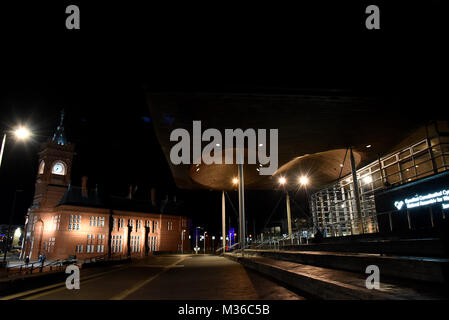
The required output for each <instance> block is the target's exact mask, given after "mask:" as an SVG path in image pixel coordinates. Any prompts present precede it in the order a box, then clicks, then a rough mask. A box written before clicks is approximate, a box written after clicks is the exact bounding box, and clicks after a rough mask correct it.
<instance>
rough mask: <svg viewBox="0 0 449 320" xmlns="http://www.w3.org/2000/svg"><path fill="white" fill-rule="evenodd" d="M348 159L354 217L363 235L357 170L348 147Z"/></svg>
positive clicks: (350, 148)
mask: <svg viewBox="0 0 449 320" xmlns="http://www.w3.org/2000/svg"><path fill="white" fill-rule="evenodd" d="M349 151H350V158H351V169H352V181H353V184H354V200H355V209H356V211H357V212H356V217H357V218H358V219H359V221H358V229H359V233H364V230H363V219H362V209H361V206H360V196H359V183H358V179H357V169H356V167H355V160H354V154H353V153H352V147H349Z"/></svg>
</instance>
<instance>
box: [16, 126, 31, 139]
mask: <svg viewBox="0 0 449 320" xmlns="http://www.w3.org/2000/svg"><path fill="white" fill-rule="evenodd" d="M14 135H15V136H16V138H17V139H19V140H26V139H28V138H29V137H30V136H31V132H30V130H29V129H28V128H26V127H18V128H17V129H16V130H14Z"/></svg>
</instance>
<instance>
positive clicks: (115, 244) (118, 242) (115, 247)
mask: <svg viewBox="0 0 449 320" xmlns="http://www.w3.org/2000/svg"><path fill="white" fill-rule="evenodd" d="M112 252H113V253H117V252H122V236H119V235H116V236H112Z"/></svg>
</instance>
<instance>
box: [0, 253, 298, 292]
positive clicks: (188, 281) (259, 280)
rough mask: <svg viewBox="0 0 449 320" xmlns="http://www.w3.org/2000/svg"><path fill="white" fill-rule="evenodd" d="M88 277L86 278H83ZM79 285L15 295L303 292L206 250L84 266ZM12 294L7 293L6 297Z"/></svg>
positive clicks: (61, 286)
mask: <svg viewBox="0 0 449 320" xmlns="http://www.w3.org/2000/svg"><path fill="white" fill-rule="evenodd" d="M83 278H84V279H83ZM80 280H81V283H80V286H81V288H80V289H79V290H68V289H66V287H65V285H64V283H61V284H60V286H59V287H53V288H50V289H49V290H43V291H41V292H36V291H34V292H31V293H30V292H23V293H20V294H18V295H14V296H13V297H9V298H15V299H32V300H35V299H38V300H42V299H54V300H59V299H67V300H73V299H75V300H77V299H89V300H90V299H100V300H102V299H108V300H109V299H113V300H114V299H116V300H122V299H131V300H142V299H174V300H186V299H192V300H210V299H225V300H228V299H284V300H286V299H287V300H300V299H303V297H301V296H299V295H298V294H297V293H295V292H292V291H290V290H288V289H286V288H284V287H283V286H281V285H279V284H278V283H276V282H273V281H271V280H268V279H266V278H265V277H263V276H261V275H259V274H258V273H256V272H253V271H250V270H246V269H245V268H244V267H243V266H242V265H240V264H239V263H236V262H234V261H232V260H230V259H227V258H223V257H217V256H208V255H206V256H204V255H167V256H165V255H164V256H155V257H150V258H147V259H142V260H139V261H135V262H133V263H131V264H126V265H121V266H115V267H111V268H108V269H103V270H98V271H97V272H96V274H95V272H93V271H92V269H90V270H89V269H85V270H83V269H82V270H81V279H80ZM7 298H8V297H7Z"/></svg>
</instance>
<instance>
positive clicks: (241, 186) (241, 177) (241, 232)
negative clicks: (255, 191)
mask: <svg viewBox="0 0 449 320" xmlns="http://www.w3.org/2000/svg"><path fill="white" fill-rule="evenodd" d="M238 173H239V181H238V183H239V229H240V230H239V242H240V248H241V251H242V256H243V251H244V248H245V181H244V175H243V162H242V163H240V164H239V165H238Z"/></svg>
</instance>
